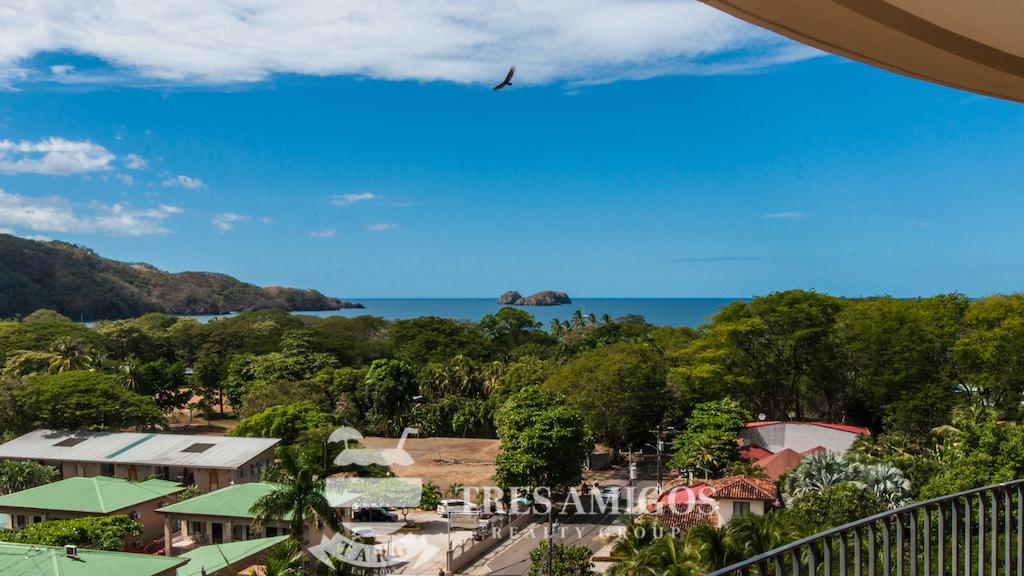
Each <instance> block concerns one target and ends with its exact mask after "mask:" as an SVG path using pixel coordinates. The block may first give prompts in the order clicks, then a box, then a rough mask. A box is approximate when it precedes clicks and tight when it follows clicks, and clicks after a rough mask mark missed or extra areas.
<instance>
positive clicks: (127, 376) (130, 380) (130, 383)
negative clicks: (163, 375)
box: [118, 361, 139, 391]
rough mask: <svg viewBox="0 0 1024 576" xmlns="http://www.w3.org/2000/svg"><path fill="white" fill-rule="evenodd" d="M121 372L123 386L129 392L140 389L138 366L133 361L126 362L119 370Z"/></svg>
mask: <svg viewBox="0 0 1024 576" xmlns="http://www.w3.org/2000/svg"><path fill="white" fill-rule="evenodd" d="M118 370H120V372H121V384H122V385H123V386H124V387H125V388H127V389H128V390H132V391H137V390H138V389H139V379H138V375H137V373H138V366H137V365H136V364H135V363H134V362H132V361H126V362H125V363H124V364H121V366H120V367H119V368H118Z"/></svg>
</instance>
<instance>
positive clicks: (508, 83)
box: [494, 66, 516, 90]
mask: <svg viewBox="0 0 1024 576" xmlns="http://www.w3.org/2000/svg"><path fill="white" fill-rule="evenodd" d="M515 73H516V67H515V66H513V67H511V68H509V69H508V74H507V75H506V76H505V79H504V80H502V81H501V84H498V85H497V86H495V87H494V90H501V89H502V88H505V87H507V86H511V85H512V75H513V74H515Z"/></svg>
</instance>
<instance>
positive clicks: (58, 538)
mask: <svg viewBox="0 0 1024 576" xmlns="http://www.w3.org/2000/svg"><path fill="white" fill-rule="evenodd" d="M139 534H142V525H141V524H139V523H138V522H136V521H135V520H132V519H131V518H129V517H127V516H125V515H118V516H83V517H81V518H71V519H68V520H48V521H46V522H39V523H36V524H30V525H28V526H26V527H25V528H22V529H21V530H18V531H16V532H15V531H13V530H0V541H3V542H18V543H21V544H37V545H39V546H64V545H65V544H76V545H78V546H80V547H82V548H91V549H93V550H121V549H123V548H124V541H125V538H127V537H129V536H138V535H139Z"/></svg>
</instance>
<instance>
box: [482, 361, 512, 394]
mask: <svg viewBox="0 0 1024 576" xmlns="http://www.w3.org/2000/svg"><path fill="white" fill-rule="evenodd" d="M507 368H508V367H507V366H505V363H504V362H499V361H494V362H489V363H487V364H484V365H483V366H481V367H480V380H482V381H483V388H484V394H485V395H486V396H491V395H493V394H494V393H495V392H497V391H498V389H499V388H501V379H502V378H503V377H504V376H505V370H506V369H507Z"/></svg>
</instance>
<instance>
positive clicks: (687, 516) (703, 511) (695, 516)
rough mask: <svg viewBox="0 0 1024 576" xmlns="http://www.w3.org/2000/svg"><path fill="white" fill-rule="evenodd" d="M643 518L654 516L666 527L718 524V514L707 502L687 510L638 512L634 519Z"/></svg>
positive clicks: (684, 527) (638, 520)
mask: <svg viewBox="0 0 1024 576" xmlns="http://www.w3.org/2000/svg"><path fill="white" fill-rule="evenodd" d="M645 518H654V519H656V520H658V521H659V522H661V523H662V525H664V526H665V527H666V528H680V529H686V528H692V527H694V526H701V525H709V526H715V525H717V524H718V515H717V514H715V511H714V509H713V508H712V507H711V506H710V505H708V504H700V505H697V506H694V507H693V508H692V509H691V510H689V511H688V512H671V511H667V510H666V511H663V512H650V513H647V514H640V515H639V516H637V519H636V521H637V522H641V521H643V519H645Z"/></svg>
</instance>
